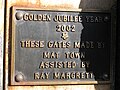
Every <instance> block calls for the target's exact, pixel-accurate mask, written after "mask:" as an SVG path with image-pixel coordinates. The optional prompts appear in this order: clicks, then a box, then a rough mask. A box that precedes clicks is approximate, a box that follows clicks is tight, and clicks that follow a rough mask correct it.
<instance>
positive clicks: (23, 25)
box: [11, 9, 111, 84]
mask: <svg viewBox="0 0 120 90" xmlns="http://www.w3.org/2000/svg"><path fill="white" fill-rule="evenodd" d="M15 13H22V14H25V13H29V14H46V15H51V21H50V22H46V21H25V20H23V17H22V19H20V20H18V19H16V16H15ZM15 13H14V14H13V15H14V16H13V18H14V24H13V25H14V27H15V30H14V33H15V35H14V36H13V37H14V38H15V41H14V42H15V44H14V47H13V48H14V60H13V61H14V63H12V64H11V65H13V68H12V70H13V72H12V74H11V75H12V79H13V82H17V81H16V80H15V77H16V75H18V74H22V75H23V77H24V79H23V81H22V82H44V81H45V82H47V81H53V82H54V81H59V82H60V81H66V82H67V81H71V82H75V81H77V82H83V81H109V80H110V49H111V46H110V43H111V20H110V13H104V12H78V11H76V12H75V11H73V12H72V11H49V10H48V11H47V10H37V11H35V10H20V9H17V10H16V11H15ZM55 15H71V16H82V22H79V23H75V22H54V21H53V18H54V17H55ZM86 16H97V17H102V19H103V20H102V21H101V22H99V23H98V22H97V23H96V22H87V21H86ZM57 25H75V32H68V38H67V39H66V40H63V39H62V38H61V35H62V32H57V31H56V26H57ZM13 37H12V38H13ZM23 40H24V41H25V40H26V41H27V40H36V41H44V42H45V44H44V45H45V46H44V48H22V47H21V44H20V41H23ZM49 41H66V42H70V43H71V46H73V43H74V42H86V41H88V42H90V41H92V42H94V48H77V49H75V48H73V47H71V48H48V47H47V43H48V42H49ZM97 42H104V48H98V46H97ZM43 52H59V58H58V59H54V58H53V59H44V58H43V57H42V55H43ZM65 52H85V58H83V59H80V58H73V59H70V58H68V59H66V58H65V56H64V53H65ZM42 61H43V62H47V61H49V62H60V61H62V62H66V61H67V62H69V61H75V63H76V67H75V68H48V69H45V68H44V69H39V65H40V62H42ZM83 61H88V62H90V65H89V67H85V68H81V67H80V63H81V62H83ZM37 72H39V73H46V72H49V73H50V74H49V78H48V79H36V80H35V79H34V73H37ZM54 72H61V73H62V72H92V73H93V76H94V77H93V78H88V79H60V78H58V79H53V73H54ZM18 81H19V80H18ZM48 84H49V82H48Z"/></svg>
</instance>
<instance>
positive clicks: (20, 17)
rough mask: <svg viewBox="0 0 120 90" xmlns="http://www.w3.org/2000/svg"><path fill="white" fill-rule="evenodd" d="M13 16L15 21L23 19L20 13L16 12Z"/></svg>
mask: <svg viewBox="0 0 120 90" xmlns="http://www.w3.org/2000/svg"><path fill="white" fill-rule="evenodd" d="M15 16H16V19H17V20H21V19H22V18H23V14H22V13H21V12H17V13H16V14H15Z"/></svg>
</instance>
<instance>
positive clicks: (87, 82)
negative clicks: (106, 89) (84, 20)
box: [10, 6, 114, 86]
mask: <svg viewBox="0 0 120 90" xmlns="http://www.w3.org/2000/svg"><path fill="white" fill-rule="evenodd" d="M16 10H31V11H34V10H36V11H62V12H103V13H108V12H109V13H110V11H108V10H107V11H102V10H86V11H82V9H63V8H61V9H60V8H58V9H53V8H29V7H16V6H13V7H12V19H11V20H12V28H11V32H12V33H11V34H12V38H11V40H12V42H11V52H10V54H11V57H10V62H11V67H10V85H16V86H18V85H19V86H21V85H23V86H28V85H33V86H38V85H43V86H44V85H95V84H110V83H112V81H113V80H112V77H113V74H112V73H113V70H112V69H113V68H112V67H113V64H112V62H111V57H112V56H111V55H112V54H113V53H111V51H112V50H111V49H113V46H110V80H109V81H77V80H76V81H60V80H56V81H52V80H47V81H41V82H38V81H36V82H35V81H21V82H16V81H15V78H14V77H15V22H14V21H15V11H16ZM112 32H113V31H112V24H111V35H112ZM112 36H114V35H112ZM112 38H114V37H112ZM112 38H111V40H110V42H111V43H112V42H113V39H112Z"/></svg>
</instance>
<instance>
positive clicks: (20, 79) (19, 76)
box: [15, 74, 24, 82]
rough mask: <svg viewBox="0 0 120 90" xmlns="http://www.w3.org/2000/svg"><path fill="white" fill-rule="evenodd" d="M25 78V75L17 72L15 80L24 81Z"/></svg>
mask: <svg viewBox="0 0 120 90" xmlns="http://www.w3.org/2000/svg"><path fill="white" fill-rule="evenodd" d="M23 80H24V76H23V75H22V74H17V75H16V76H15V81H16V82H21V81H23Z"/></svg>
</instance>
